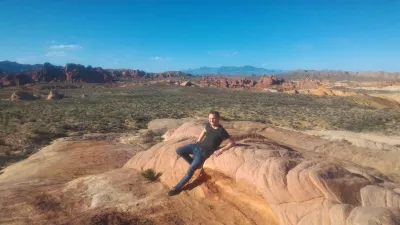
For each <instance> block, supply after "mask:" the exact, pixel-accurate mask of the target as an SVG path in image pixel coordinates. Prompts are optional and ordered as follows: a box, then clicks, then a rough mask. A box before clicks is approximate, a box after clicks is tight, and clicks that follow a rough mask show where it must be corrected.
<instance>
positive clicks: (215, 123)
mask: <svg viewBox="0 0 400 225" xmlns="http://www.w3.org/2000/svg"><path fill="white" fill-rule="evenodd" d="M208 122H210V124H211V125H212V126H218V125H219V118H218V116H216V115H214V114H210V115H208Z"/></svg>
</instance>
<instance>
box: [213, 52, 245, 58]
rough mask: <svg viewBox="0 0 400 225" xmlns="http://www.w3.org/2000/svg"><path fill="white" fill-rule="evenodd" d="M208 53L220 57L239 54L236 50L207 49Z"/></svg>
mask: <svg viewBox="0 0 400 225" xmlns="http://www.w3.org/2000/svg"><path fill="white" fill-rule="evenodd" d="M207 54H208V55H213V56H220V57H230V56H235V55H237V54H239V52H237V51H209V52H207Z"/></svg>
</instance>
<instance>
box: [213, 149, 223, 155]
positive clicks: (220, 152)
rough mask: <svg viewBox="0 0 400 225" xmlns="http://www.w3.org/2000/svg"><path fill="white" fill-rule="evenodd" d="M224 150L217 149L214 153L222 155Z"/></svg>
mask: <svg viewBox="0 0 400 225" xmlns="http://www.w3.org/2000/svg"><path fill="white" fill-rule="evenodd" d="M223 152H224V151H223V150H221V149H220V150H218V151H215V152H214V153H213V154H214V155H215V156H217V157H218V156H219V155H221V154H222V153H223Z"/></svg>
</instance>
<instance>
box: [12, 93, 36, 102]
mask: <svg viewBox="0 0 400 225" xmlns="http://www.w3.org/2000/svg"><path fill="white" fill-rule="evenodd" d="M35 99H37V98H36V97H35V96H34V95H33V94H31V93H29V92H26V91H16V92H14V93H13V94H12V95H11V97H10V100H11V101H18V100H35Z"/></svg>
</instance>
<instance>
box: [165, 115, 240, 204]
mask: <svg viewBox="0 0 400 225" xmlns="http://www.w3.org/2000/svg"><path fill="white" fill-rule="evenodd" d="M219 118H220V116H219V112H217V111H211V112H210V115H209V116H208V122H209V123H207V124H206V125H205V127H204V130H203V131H202V132H201V134H200V136H199V138H198V139H197V141H196V142H195V143H194V144H188V145H185V146H182V147H180V148H178V149H177V150H176V153H177V154H178V155H179V156H181V157H182V158H183V159H184V160H186V162H188V163H189V165H190V166H189V169H188V171H187V172H186V175H185V176H184V177H183V178H182V180H181V181H179V183H178V184H177V185H176V186H175V187H173V188H172V189H171V190H170V191H169V192H168V195H169V196H172V195H176V194H179V193H180V191H181V190H182V188H183V186H184V185H185V184H186V183H187V182H188V181H189V180H190V178H192V176H193V174H194V171H195V170H197V169H199V168H201V170H202V172H203V167H202V166H203V163H204V162H205V161H206V159H208V158H209V157H210V156H211V155H213V154H214V155H215V156H219V155H221V154H222V153H223V152H224V151H226V150H228V149H230V148H231V147H232V146H234V145H235V141H234V140H233V139H232V137H231V136H230V135H229V134H228V132H227V131H226V130H225V129H224V128H223V127H222V126H221V124H219ZM203 138H204V139H203ZM224 140H228V144H227V145H226V146H224V147H223V148H221V149H219V150H218V148H219V145H220V144H221V143H222V141H224ZM189 154H192V155H193V158H192V157H190V156H189Z"/></svg>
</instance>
